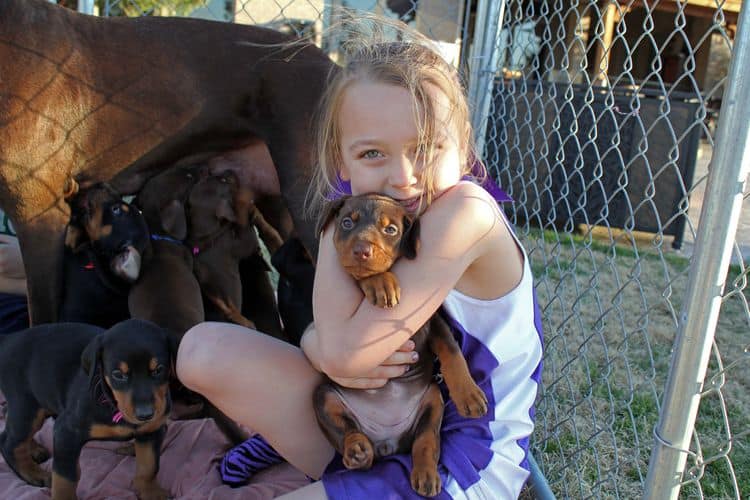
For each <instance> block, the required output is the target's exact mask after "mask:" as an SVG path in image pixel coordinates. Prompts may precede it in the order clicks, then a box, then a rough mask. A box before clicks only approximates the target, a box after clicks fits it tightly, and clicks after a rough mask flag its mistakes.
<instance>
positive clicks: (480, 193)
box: [431, 180, 501, 234]
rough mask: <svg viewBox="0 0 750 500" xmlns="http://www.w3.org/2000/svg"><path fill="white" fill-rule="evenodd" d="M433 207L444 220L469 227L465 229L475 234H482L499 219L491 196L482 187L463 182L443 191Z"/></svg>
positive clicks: (498, 211) (496, 205)
mask: <svg viewBox="0 0 750 500" xmlns="http://www.w3.org/2000/svg"><path fill="white" fill-rule="evenodd" d="M433 206H434V207H435V208H436V209H437V211H439V212H440V213H441V215H442V216H443V217H444V218H445V219H446V220H453V221H454V222H455V223H456V224H458V225H466V226H470V227H466V228H465V229H469V230H471V229H473V231H472V232H476V234H484V233H485V232H486V231H487V230H488V229H489V228H491V227H493V226H495V225H496V224H497V221H498V217H501V215H500V206H499V205H498V203H497V201H495V199H494V198H493V197H492V195H490V193H488V192H487V191H486V190H485V189H484V188H483V187H482V186H480V185H478V184H476V183H474V182H471V181H465V180H463V181H460V182H459V183H458V184H456V185H455V186H453V187H452V188H450V189H448V190H447V191H445V192H444V193H443V194H442V195H441V196H440V197H439V198H438V199H437V200H435V202H434V204H433ZM431 208H432V207H431ZM467 222H470V224H466V223H467Z"/></svg>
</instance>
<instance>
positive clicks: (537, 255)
mask: <svg viewBox="0 0 750 500" xmlns="http://www.w3.org/2000/svg"><path fill="white" fill-rule="evenodd" d="M518 234H519V235H520V237H521V239H522V242H523V244H524V246H525V248H526V250H527V252H528V254H529V258H530V264H531V267H532V272H533V273H534V276H535V279H536V284H537V286H536V290H537V295H538V299H539V303H540V306H541V307H542V310H543V316H544V330H545V349H546V351H545V359H544V362H545V366H544V372H543V382H544V384H543V389H542V392H541V394H540V395H539V398H538V403H537V430H536V431H535V433H534V436H533V441H534V442H533V446H534V455H535V457H536V459H537V461H538V462H539V464H540V466H541V467H542V469H543V471H544V473H545V477H546V478H547V481H548V482H549V483H550V486H551V488H552V490H553V492H554V493H555V494H556V495H557V496H558V497H560V498H589V497H596V498H618V497H619V498H627V499H630V498H640V497H641V496H642V494H643V491H644V484H645V480H646V475H647V473H648V462H649V458H650V454H651V450H652V448H653V446H654V439H653V429H654V427H655V425H656V424H657V422H658V419H659V409H660V406H661V403H662V396H663V391H664V387H665V384H666V380H667V376H668V371H669V365H670V359H671V355H672V344H673V342H674V339H675V336H676V333H677V326H678V317H679V314H680V312H681V310H682V305H683V304H682V300H683V296H684V292H685V288H686V286H687V282H688V276H689V272H690V261H689V260H688V259H686V258H685V257H683V256H681V255H678V254H676V253H673V252H671V250H670V249H668V248H667V245H666V244H664V242H663V241H661V240H658V239H654V238H653V237H650V238H645V239H644V238H638V237H635V236H633V235H632V234H625V233H621V234H614V233H613V232H611V231H607V230H606V229H604V230H601V229H600V228H584V233H583V234H569V233H562V232H556V231H554V230H539V229H534V228H528V227H527V228H520V229H519V231H518ZM746 279H747V272H745V274H744V275H743V268H742V267H741V266H732V268H731V269H730V271H729V279H728V282H729V283H730V286H728V287H727V291H728V292H732V293H726V292H725V299H724V301H723V303H722V307H721V312H720V316H719V323H718V327H717V332H716V340H715V343H716V349H715V352H714V354H713V355H712V358H711V361H710V363H709V368H708V376H707V378H706V383H705V385H704V396H703V398H702V400H701V405H700V408H699V413H698V419H697V424H696V431H697V432H696V435H697V437H698V439H697V441H696V440H695V439H694V440H693V444H692V445H691V450H692V451H693V452H694V453H695V452H697V451H698V450H700V452H701V453H700V455H699V459H698V460H697V461H696V459H693V458H691V459H689V460H688V468H692V469H691V470H693V471H696V472H697V477H698V479H697V480H695V481H692V482H688V483H687V484H685V486H684V487H683V488H682V491H681V498H699V497H701V496H703V497H705V498H722V499H723V498H736V497H741V498H747V497H748V495H749V494H750V446H748V444H747V437H748V434H747V433H750V370H748V368H750V355H749V354H748V352H747V351H748V345H750V335H749V334H748V332H749V331H750V328H749V326H750V325H749V317H748V311H747V295H748V290H747V288H746V286H745V282H744V280H746ZM722 366H723V368H724V370H725V371H724V372H722V368H721V367H722ZM722 375H723V376H722ZM743 433H745V434H743ZM730 436H732V437H734V439H732V440H731V446H728V445H729V443H730ZM735 436H738V437H735ZM698 443H699V445H700V448H699V447H698ZM735 481H736V483H735Z"/></svg>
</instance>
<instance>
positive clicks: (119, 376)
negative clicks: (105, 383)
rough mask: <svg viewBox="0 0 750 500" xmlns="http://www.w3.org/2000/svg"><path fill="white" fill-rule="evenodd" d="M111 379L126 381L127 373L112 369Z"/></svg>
mask: <svg viewBox="0 0 750 500" xmlns="http://www.w3.org/2000/svg"><path fill="white" fill-rule="evenodd" d="M112 379H113V380H117V381H118V382H127V381H128V374H127V373H123V372H121V371H120V370H112Z"/></svg>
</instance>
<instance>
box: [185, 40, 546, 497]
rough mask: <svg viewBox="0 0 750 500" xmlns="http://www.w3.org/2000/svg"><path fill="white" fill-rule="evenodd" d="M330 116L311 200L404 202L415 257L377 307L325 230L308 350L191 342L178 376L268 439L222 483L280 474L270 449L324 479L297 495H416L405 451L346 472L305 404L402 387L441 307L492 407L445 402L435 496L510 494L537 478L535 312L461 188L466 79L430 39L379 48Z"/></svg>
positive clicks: (215, 336) (492, 217)
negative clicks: (262, 471)
mask: <svg viewBox="0 0 750 500" xmlns="http://www.w3.org/2000/svg"><path fill="white" fill-rule="evenodd" d="M322 110H323V111H322V116H321V122H320V123H321V130H320V132H319V137H318V151H319V158H318V161H319V164H320V172H319V175H318V183H317V186H318V190H317V198H318V201H319V202H321V203H322V202H324V201H325V200H326V199H330V196H331V191H330V190H331V188H338V187H340V186H341V183H340V180H343V181H345V182H347V183H349V184H350V186H351V192H352V193H353V194H360V193H368V192H378V193H382V194H385V195H388V196H391V197H393V198H395V199H397V200H399V201H400V202H401V203H402V204H403V206H404V207H406V208H407V209H408V210H410V211H412V212H415V213H420V214H421V247H420V251H419V255H418V257H417V258H416V259H415V260H413V261H407V260H406V259H401V260H400V261H399V262H397V264H396V265H395V266H394V268H393V269H392V270H393V272H394V273H395V274H396V276H397V277H398V280H399V282H400V284H401V301H400V303H399V304H398V305H397V306H396V307H393V308H390V309H383V308H378V307H376V306H373V305H371V304H370V303H369V302H368V301H367V300H364V297H363V294H362V292H361V291H360V289H359V287H358V286H357V284H356V282H355V281H354V280H353V279H352V278H351V277H350V276H349V275H348V274H347V273H346V272H345V271H344V270H343V269H342V268H341V265H340V264H339V261H338V259H337V256H336V251H335V249H334V246H333V239H332V235H333V228H332V227H330V226H329V227H327V228H325V230H324V231H323V232H322V234H321V239H320V249H319V254H318V260H317V265H316V274H315V291H314V300H313V309H314V315H315V323H314V326H313V325H311V327H310V328H308V330H307V331H306V332H305V334H304V336H303V338H302V342H301V346H302V347H301V350H300V349H297V348H295V347H293V346H291V345H287V344H284V343H282V342H279V341H277V340H275V339H273V338H270V337H268V336H265V335H263V334H259V333H257V332H253V331H249V330H247V329H245V328H242V327H239V326H235V325H230V324H219V323H206V324H202V325H198V326H196V327H194V328H193V329H191V330H190V331H188V333H187V334H186V335H185V337H184V339H183V340H182V344H181V346H180V350H179V354H178V358H177V371H178V375H179V377H180V379H181V380H182V381H183V383H184V384H186V385H187V386H188V387H190V388H191V389H193V390H195V391H198V392H200V393H202V394H204V395H205V396H206V397H207V398H208V399H210V400H211V401H212V402H213V403H215V404H216V405H217V406H218V407H219V408H221V409H222V410H223V411H224V412H225V413H226V414H227V415H229V416H231V417H233V418H235V419H236V420H237V421H239V422H240V423H242V424H244V425H246V426H248V427H249V428H251V429H253V430H255V431H257V432H258V433H259V434H260V435H262V436H263V438H265V440H266V441H267V442H264V441H263V439H261V438H259V437H256V438H253V439H251V440H250V441H248V442H247V443H245V444H244V445H242V446H241V447H240V448H241V449H240V450H236V451H237V452H238V453H240V454H244V455H243V456H241V457H238V460H236V461H234V462H232V463H230V464H227V463H226V461H225V464H224V465H225V466H226V467H227V468H225V469H224V470H223V472H226V473H228V474H229V475H231V474H232V473H235V474H237V473H240V474H241V472H242V471H238V469H241V468H242V467H247V468H248V470H255V469H256V468H257V467H258V466H263V465H265V464H267V463H272V462H274V461H276V459H275V458H273V457H274V456H275V451H274V450H276V451H278V453H279V454H280V455H281V456H282V457H283V458H284V459H286V460H287V461H288V462H290V463H291V464H292V465H294V466H296V467H297V468H298V469H300V470H301V471H303V472H304V473H306V474H307V475H308V476H310V477H312V478H315V479H321V480H320V481H318V482H315V483H313V484H311V485H310V486H308V487H305V488H303V489H301V490H298V491H296V492H292V493H290V494H289V495H288V498H304V499H312V498H331V499H342V498H353V499H360V498H361V499H364V498H416V497H417V495H416V493H415V492H414V491H413V490H412V487H411V485H410V482H409V475H410V472H411V457H410V456H408V455H396V456H392V457H386V458H384V459H382V460H379V461H377V462H376V463H375V464H374V466H373V467H372V469H370V470H368V471H348V470H346V469H343V468H342V466H341V463H340V457H334V454H335V453H334V450H333V449H332V447H331V445H330V444H329V443H328V441H327V440H326V438H325V437H324V436H323V434H322V433H321V431H320V429H319V427H318V424H317V423H316V420H315V416H314V411H313V405H312V393H313V390H314V389H315V387H316V386H317V385H318V384H320V383H321V381H322V375H321V373H324V374H326V375H327V376H329V377H330V378H332V379H333V380H335V381H336V382H338V383H339V384H341V385H344V386H347V387H353V388H363V389H366V388H374V387H379V386H381V385H383V384H385V382H386V381H387V380H388V379H389V378H392V377H395V376H399V375H402V374H403V373H404V372H405V371H406V370H408V368H409V365H410V364H411V363H413V362H414V360H415V359H414V356H415V354H416V353H415V352H414V351H413V343H412V342H411V341H410V340H409V339H410V337H411V336H412V334H413V333H415V332H416V331H417V330H418V329H419V328H420V327H421V326H422V325H423V324H424V323H425V322H426V321H427V320H428V319H429V318H430V317H431V316H432V315H433V314H434V313H435V312H436V311H437V309H438V308H439V307H441V306H443V308H444V310H445V312H446V313H447V315H448V316H449V318H450V322H451V326H452V328H453V330H454V334H455V335H456V336H457V338H458V341H459V344H460V345H461V347H462V350H463V354H464V356H465V357H466V359H467V362H468V365H469V368H470V371H471V373H472V375H473V377H474V379H475V380H476V381H477V383H478V384H479V386H480V387H481V388H482V389H483V390H484V391H485V393H486V395H487V399H488V401H489V411H488V413H487V415H486V416H485V417H482V418H479V419H465V418H462V417H460V416H459V415H458V413H457V411H456V408H455V406H454V404H453V402H452V401H451V400H450V397H449V396H448V397H446V398H445V400H446V409H445V415H444V418H443V424H442V432H441V457H440V474H441V479H442V492H441V494H440V496H439V497H440V498H449V497H453V498H493V499H496V498H516V497H517V496H518V494H519V492H520V490H521V487H522V486H523V484H524V482H525V480H526V478H527V476H528V464H527V461H526V453H527V450H528V440H529V436H530V434H531V432H532V429H533V403H534V399H535V397H536V394H537V387H538V383H539V376H540V375H539V368H540V364H541V357H542V343H541V326H540V316H539V311H538V309H537V308H536V305H535V303H534V298H533V289H532V276H531V270H530V267H529V264H528V259H527V257H526V255H525V253H524V251H523V249H522V248H521V245H520V243H519V242H518V240H517V239H516V238H515V237H514V236H513V233H512V232H511V230H510V229H509V227H508V223H507V221H506V219H505V217H504V216H503V214H502V213H501V211H500V210H499V208H498V204H497V202H496V201H495V200H494V199H493V198H492V197H491V196H490V195H489V193H488V192H487V191H485V190H484V189H483V188H482V187H480V186H479V185H477V184H475V183H474V182H470V181H467V180H463V178H464V177H466V176H467V175H468V174H470V171H471V161H470V159H471V158H472V151H471V147H470V144H471V128H470V125H469V113H468V108H467V104H466V100H465V97H464V95H463V93H462V88H461V85H460V83H459V79H458V75H457V73H456V71H455V70H454V68H452V67H451V66H450V65H448V64H446V63H445V62H444V61H443V60H442V59H441V57H440V56H439V55H437V54H436V52H434V51H433V50H431V49H430V48H428V47H427V46H426V45H425V44H423V43H421V42H420V43H416V42H415V43H406V42H391V43H380V44H373V45H371V46H369V47H365V48H363V49H361V50H359V51H358V52H357V53H356V54H354V55H353V56H352V58H351V59H350V60H349V62H348V64H347V65H346V66H345V67H344V68H343V69H342V70H341V71H339V72H338V73H336V75H335V76H334V79H333V81H332V82H331V84H330V87H329V90H328V95H327V96H326V98H325V100H324V103H323V108H322ZM443 389H444V387H443ZM444 394H445V391H444ZM269 443H270V445H269ZM225 477H226V475H225Z"/></svg>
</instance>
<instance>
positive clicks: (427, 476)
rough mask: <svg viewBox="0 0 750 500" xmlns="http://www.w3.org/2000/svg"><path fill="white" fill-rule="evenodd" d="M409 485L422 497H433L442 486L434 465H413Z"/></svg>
mask: <svg viewBox="0 0 750 500" xmlns="http://www.w3.org/2000/svg"><path fill="white" fill-rule="evenodd" d="M411 487H412V488H414V491H416V492H417V493H419V494H420V495H422V496H423V497H434V496H435V495H437V494H438V493H440V490H441V489H442V487H443V483H442V481H441V480H440V475H438V471H437V468H436V467H429V466H426V465H415V466H414V469H412V471H411Z"/></svg>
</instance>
